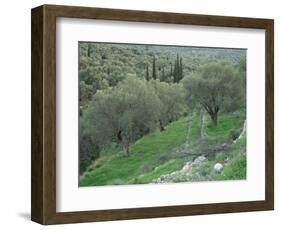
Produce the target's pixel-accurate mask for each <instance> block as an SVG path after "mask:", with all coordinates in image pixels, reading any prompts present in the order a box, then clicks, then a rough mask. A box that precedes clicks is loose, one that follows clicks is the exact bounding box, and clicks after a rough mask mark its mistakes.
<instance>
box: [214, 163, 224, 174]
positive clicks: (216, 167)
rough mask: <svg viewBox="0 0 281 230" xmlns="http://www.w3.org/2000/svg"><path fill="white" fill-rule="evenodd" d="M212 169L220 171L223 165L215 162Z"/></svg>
mask: <svg viewBox="0 0 281 230" xmlns="http://www.w3.org/2000/svg"><path fill="white" fill-rule="evenodd" d="M214 170H215V172H217V173H220V172H221V171H222V170H223V165H222V164H221V163H216V164H215V165H214Z"/></svg>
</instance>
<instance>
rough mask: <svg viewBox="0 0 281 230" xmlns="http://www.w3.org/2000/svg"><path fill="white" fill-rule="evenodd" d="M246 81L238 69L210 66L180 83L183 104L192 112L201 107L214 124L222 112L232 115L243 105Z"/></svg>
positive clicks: (204, 67)
mask: <svg viewBox="0 0 281 230" xmlns="http://www.w3.org/2000/svg"><path fill="white" fill-rule="evenodd" d="M245 81H246V79H245V78H243V77H241V72H240V71H239V68H238V67H235V66H233V65H232V64H230V63H227V62H211V63H208V64H205V65H203V66H202V67H201V68H200V70H199V71H197V72H196V73H193V74H191V75H189V76H187V77H185V78H184V80H183V85H184V88H185V92H186V101H187V103H188V105H189V106H190V107H192V108H196V107H197V108H198V107H203V108H204V109H205V110H206V112H207V113H208V114H209V115H210V117H211V118H212V120H213V122H214V124H216V122H217V116H218V113H219V112H221V111H228V112H229V111H234V110H236V109H237V108H239V107H242V106H243V105H244V104H245Z"/></svg>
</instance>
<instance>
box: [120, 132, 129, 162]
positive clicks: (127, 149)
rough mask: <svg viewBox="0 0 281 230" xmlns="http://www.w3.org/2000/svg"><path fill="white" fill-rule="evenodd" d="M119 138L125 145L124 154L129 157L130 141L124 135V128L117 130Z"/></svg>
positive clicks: (123, 145)
mask: <svg viewBox="0 0 281 230" xmlns="http://www.w3.org/2000/svg"><path fill="white" fill-rule="evenodd" d="M117 138H118V140H119V142H120V143H121V145H122V147H123V152H124V155H125V156H126V157H127V156H129V155H130V152H129V142H128V141H127V140H126V139H125V138H124V137H123V136H122V130H119V131H118V132H117Z"/></svg>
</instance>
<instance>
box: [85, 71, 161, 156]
mask: <svg viewBox="0 0 281 230" xmlns="http://www.w3.org/2000/svg"><path fill="white" fill-rule="evenodd" d="M159 107H160V101H159V99H158V97H157V95H156V94H155V92H154V90H153V89H152V87H151V86H149V85H148V83H147V82H146V81H143V80H140V79H137V78H133V77H130V78H127V79H125V80H124V81H123V82H121V83H119V84H118V86H116V87H114V88H109V89H106V90H102V91H98V92H97V93H96V95H95V97H94V98H93V101H92V102H91V104H90V106H89V108H88V109H87V111H86V112H85V115H84V116H85V119H87V120H88V124H89V127H88V129H89V130H90V133H91V135H92V136H93V137H94V139H95V140H96V141H97V142H98V144H99V145H100V146H101V145H104V144H107V143H110V142H114V141H116V142H118V143H120V144H121V145H122V147H123V150H124V154H125V155H126V156H128V155H129V146H130V144H131V143H133V142H134V141H136V140H137V139H139V138H140V137H141V136H143V135H144V134H146V133H148V132H150V131H152V130H154V129H155V127H156V123H155V121H157V119H158V117H159V111H160V110H159Z"/></svg>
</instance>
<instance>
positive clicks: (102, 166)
mask: <svg viewBox="0 0 281 230" xmlns="http://www.w3.org/2000/svg"><path fill="white" fill-rule="evenodd" d="M244 114H245V113H243V112H241V111H240V112H236V113H229V114H222V115H221V116H220V117H219V122H218V125H217V126H216V127H214V126H212V124H211V121H210V119H209V117H208V116H207V115H205V116H204V123H203V124H202V121H201V120H200V116H199V114H193V115H190V116H188V117H185V118H181V119H179V120H178V121H175V122H173V123H171V124H170V125H168V126H167V127H166V128H165V131H163V132H160V131H157V132H155V133H153V134H150V135H147V136H145V137H143V138H141V139H140V140H138V141H137V142H136V143H135V144H134V145H132V146H131V147H130V154H131V155H130V156H129V157H124V156H123V154H122V151H121V149H120V147H118V146H111V147H108V148H107V149H106V150H103V151H102V153H101V156H100V158H99V159H98V160H97V161H95V162H94V163H93V164H92V165H90V167H88V169H87V171H86V172H85V173H84V174H83V175H82V176H80V186H93V185H112V184H115V185H117V184H142V183H166V182H167V183H168V182H181V181H204V180H208V181H209V180H227V179H245V177H246V156H245V152H246V137H245V134H243V135H242V136H240V137H239V135H240V134H241V133H242V130H243V126H244V121H245V117H244ZM202 125H203V132H204V138H202V129H201V128H202V127H201V126H202ZM238 137H239V140H237V141H235V142H234V141H233V140H234V139H237V138H238ZM203 158H204V160H202V159H203ZM200 159H201V160H202V161H201V160H200ZM196 162H197V163H196ZM187 164H188V165H189V167H188V170H186V171H184V173H183V174H182V173H180V174H177V173H176V172H181V170H183V168H187V167H186V165H187ZM216 164H220V165H221V166H222V168H220V170H219V171H214V166H215V165H216ZM190 166H192V167H190ZM171 174H172V175H173V176H170V175H171ZM165 178H166V179H165ZM167 178H168V179H167Z"/></svg>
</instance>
